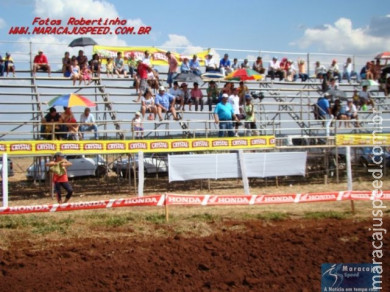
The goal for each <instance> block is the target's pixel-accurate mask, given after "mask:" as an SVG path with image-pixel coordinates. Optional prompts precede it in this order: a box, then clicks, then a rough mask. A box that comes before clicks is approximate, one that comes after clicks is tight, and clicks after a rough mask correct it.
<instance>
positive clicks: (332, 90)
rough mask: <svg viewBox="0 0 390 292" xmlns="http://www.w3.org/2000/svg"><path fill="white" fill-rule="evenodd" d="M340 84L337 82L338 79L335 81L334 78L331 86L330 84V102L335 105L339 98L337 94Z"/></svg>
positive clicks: (330, 83)
mask: <svg viewBox="0 0 390 292" xmlns="http://www.w3.org/2000/svg"><path fill="white" fill-rule="evenodd" d="M338 87H339V85H338V83H337V82H336V79H334V78H333V77H332V78H331V79H330V80H329V84H328V90H327V91H328V93H329V96H330V102H331V103H333V102H334V100H335V99H336V98H337V95H336V93H337V92H338V90H339V89H338Z"/></svg>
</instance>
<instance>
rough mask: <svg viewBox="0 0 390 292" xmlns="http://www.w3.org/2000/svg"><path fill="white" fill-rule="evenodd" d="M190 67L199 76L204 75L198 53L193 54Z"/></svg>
mask: <svg viewBox="0 0 390 292" xmlns="http://www.w3.org/2000/svg"><path fill="white" fill-rule="evenodd" d="M190 69H191V72H192V73H194V74H196V75H198V76H200V75H202V72H201V71H200V64H199V61H198V57H197V56H196V55H193V56H192V59H191V61H190Z"/></svg>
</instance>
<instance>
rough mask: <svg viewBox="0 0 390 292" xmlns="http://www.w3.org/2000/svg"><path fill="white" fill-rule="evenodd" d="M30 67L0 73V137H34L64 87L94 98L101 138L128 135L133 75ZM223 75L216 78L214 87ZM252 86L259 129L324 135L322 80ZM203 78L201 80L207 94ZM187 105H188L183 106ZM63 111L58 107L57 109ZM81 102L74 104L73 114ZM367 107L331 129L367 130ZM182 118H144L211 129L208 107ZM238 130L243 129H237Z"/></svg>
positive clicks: (167, 132)
mask: <svg viewBox="0 0 390 292" xmlns="http://www.w3.org/2000/svg"><path fill="white" fill-rule="evenodd" d="M28 75H31V73H30V72H29V71H17V77H15V78H13V77H3V78H1V79H0V87H1V90H0V96H1V99H0V104H1V107H0V116H1V120H0V137H1V138H2V139H4V140H23V139H39V126H40V121H41V119H42V117H43V116H44V115H45V114H46V112H47V110H48V108H49V106H48V105H47V102H48V101H49V100H51V99H52V98H53V97H55V96H58V95H63V94H68V93H78V94H80V95H83V96H86V97H88V98H89V99H91V100H93V101H94V102H95V103H96V104H97V106H96V107H95V108H93V109H92V113H93V114H94V115H95V117H96V119H97V122H98V126H99V132H100V135H101V136H102V137H103V138H105V139H131V138H132V133H131V126H130V124H131V120H132V118H133V116H134V113H135V112H136V111H139V110H140V104H139V103H136V102H134V101H133V100H134V99H136V92H135V89H134V87H133V86H132V85H133V80H132V79H130V78H106V77H105V74H102V78H100V79H97V78H94V81H93V83H92V84H90V85H83V84H82V85H80V86H79V85H76V86H72V83H71V81H70V80H69V79H68V78H64V77H62V74H61V73H58V72H57V73H53V74H52V77H50V78H48V77H46V74H45V73H38V74H37V77H36V78H33V77H31V76H28ZM160 76H161V80H162V82H163V84H164V85H166V83H165V80H166V74H164V73H160ZM224 82H225V81H223V80H221V81H220V82H218V83H219V84H218V85H219V86H218V87H219V88H221V87H222V86H223V84H224ZM246 85H247V86H248V88H249V90H250V91H251V92H254V91H261V92H263V94H264V99H262V100H259V99H254V100H253V102H254V104H255V109H256V110H255V112H256V120H257V128H258V129H260V133H261V134H264V135H275V136H277V137H283V136H288V135H305V136H324V133H325V130H324V127H323V125H322V123H321V122H320V121H318V120H315V119H314V115H313V106H315V104H316V102H317V99H318V98H319V97H320V96H321V95H322V94H323V93H322V91H321V82H320V81H319V80H315V79H311V80H310V81H306V82H300V81H296V82H283V81H282V82H276V81H271V80H269V79H268V78H266V79H265V80H261V81H248V82H246ZM206 88H207V83H203V84H201V89H202V90H203V93H204V95H206ZM339 88H340V89H341V90H342V91H344V92H346V95H347V97H349V98H352V93H353V91H354V90H355V89H358V90H360V85H359V84H358V83H352V84H348V83H341V84H340V85H339ZM371 94H372V95H373V96H374V98H375V104H376V110H377V111H379V112H381V115H382V118H383V125H382V126H383V127H384V131H383V132H388V131H389V130H388V129H389V124H388V122H389V121H388V119H389V112H390V103H389V100H388V99H387V98H386V96H385V95H384V93H383V92H381V91H378V90H372V91H371ZM186 109H188V107H186ZM58 111H62V109H58ZM82 111H83V108H81V107H76V108H74V109H73V112H74V113H75V116H76V117H77V118H78V117H79V116H80V114H81V113H82ZM373 115H374V113H373V112H372V111H361V112H359V120H360V124H361V126H360V127H359V128H357V127H348V128H346V127H345V126H344V125H342V126H343V127H338V126H339V123H338V122H336V123H333V129H332V133H333V134H334V133H336V132H337V133H370V132H372V129H371V128H370V127H369V122H370V119H372V117H373ZM181 117H182V120H181V121H179V122H177V121H173V120H172V119H170V120H167V121H164V122H163V123H159V122H158V121H157V120H156V121H144V125H145V136H147V137H153V138H161V137H162V138H166V137H174V136H184V137H203V136H207V137H208V136H213V135H216V132H217V128H216V126H215V124H214V118H213V116H212V112H209V111H208V110H207V107H206V106H205V110H203V111H202V112H194V111H192V112H190V111H184V112H183V113H181ZM240 134H241V135H243V134H244V130H243V129H242V130H241V132H240Z"/></svg>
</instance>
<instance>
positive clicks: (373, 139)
mask: <svg viewBox="0 0 390 292" xmlns="http://www.w3.org/2000/svg"><path fill="white" fill-rule="evenodd" d="M336 145H337V146H359V145H367V146H369V145H371V146H375V145H377V146H384V145H386V146H390V134H375V135H374V134H340V135H336Z"/></svg>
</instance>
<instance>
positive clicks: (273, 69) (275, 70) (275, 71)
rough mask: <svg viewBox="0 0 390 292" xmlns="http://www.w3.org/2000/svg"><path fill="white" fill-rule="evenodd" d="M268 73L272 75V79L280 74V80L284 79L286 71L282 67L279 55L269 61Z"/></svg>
mask: <svg viewBox="0 0 390 292" xmlns="http://www.w3.org/2000/svg"><path fill="white" fill-rule="evenodd" d="M268 74H269V75H270V77H271V80H274V79H275V75H277V76H279V80H280V81H282V80H283V79H284V72H283V70H282V69H281V68H280V62H279V61H278V58H277V57H273V58H272V60H271V61H270V62H269V66H268Z"/></svg>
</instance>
